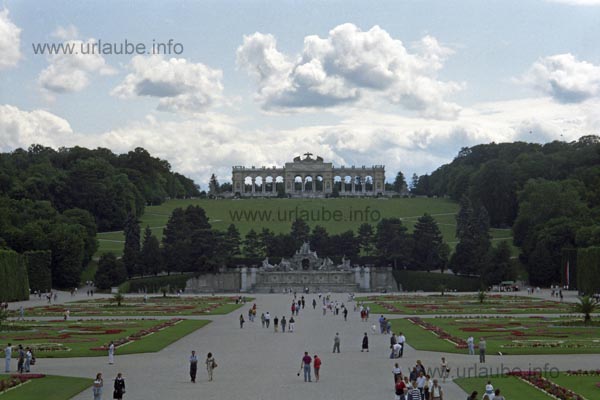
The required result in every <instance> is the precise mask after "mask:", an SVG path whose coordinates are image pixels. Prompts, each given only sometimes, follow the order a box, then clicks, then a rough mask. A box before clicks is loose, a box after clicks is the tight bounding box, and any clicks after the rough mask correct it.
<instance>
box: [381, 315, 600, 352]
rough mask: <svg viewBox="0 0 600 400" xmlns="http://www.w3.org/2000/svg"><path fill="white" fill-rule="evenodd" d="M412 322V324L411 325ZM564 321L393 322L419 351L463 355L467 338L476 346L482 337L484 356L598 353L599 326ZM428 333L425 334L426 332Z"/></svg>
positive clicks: (436, 320) (438, 319)
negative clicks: (485, 345) (473, 341)
mask: <svg viewBox="0 0 600 400" xmlns="http://www.w3.org/2000/svg"><path fill="white" fill-rule="evenodd" d="M411 320H412V321H414V322H411ZM568 321H569V320H567V319H565V318H541V317H536V318H424V319H420V318H417V317H412V318H407V319H396V320H392V329H393V331H394V332H404V334H405V335H406V337H407V341H408V344H409V345H410V346H412V347H414V348H416V349H418V350H429V351H441V352H448V353H466V352H467V348H466V339H467V338H468V337H469V336H470V335H473V337H474V338H475V345H476V347H477V342H478V340H479V338H481V337H485V339H486V342H487V354H488V355H491V356H494V355H497V354H498V353H499V352H501V353H502V354H503V355H512V354H597V353H600V327H598V326H592V327H584V326H582V324H579V322H578V321H577V324H575V325H574V326H571V325H564V324H565V323H566V322H568ZM426 332H427V333H428V334H427V333H426Z"/></svg>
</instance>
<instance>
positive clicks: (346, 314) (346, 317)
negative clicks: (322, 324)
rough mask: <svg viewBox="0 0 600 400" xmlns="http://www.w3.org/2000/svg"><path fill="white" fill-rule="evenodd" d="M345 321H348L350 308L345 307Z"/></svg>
mask: <svg viewBox="0 0 600 400" xmlns="http://www.w3.org/2000/svg"><path fill="white" fill-rule="evenodd" d="M344 321H348V308H346V307H344Z"/></svg>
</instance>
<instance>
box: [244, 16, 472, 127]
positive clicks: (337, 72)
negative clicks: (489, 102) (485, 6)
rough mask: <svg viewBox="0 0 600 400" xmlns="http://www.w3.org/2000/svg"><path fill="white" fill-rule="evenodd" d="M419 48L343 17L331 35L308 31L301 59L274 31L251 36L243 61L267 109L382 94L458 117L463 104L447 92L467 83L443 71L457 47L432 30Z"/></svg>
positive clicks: (338, 102)
mask: <svg viewBox="0 0 600 400" xmlns="http://www.w3.org/2000/svg"><path fill="white" fill-rule="evenodd" d="M415 49H416V52H414V53H410V52H409V51H408V50H407V49H406V47H405V46H404V45H403V43H402V42H401V41H400V40H396V39H393V38H392V37H391V36H390V35H389V34H388V33H387V32H386V31H385V30H383V29H381V28H380V27H378V26H374V27H373V28H371V29H370V30H369V31H366V32H363V31H361V30H360V29H359V28H358V27H356V26H355V25H353V24H343V25H339V26H337V27H335V28H334V29H332V30H331V31H330V32H329V35H328V37H326V38H320V37H318V36H316V35H311V36H306V37H305V38H304V46H303V50H302V53H301V54H300V55H299V56H298V57H295V58H294V57H291V56H288V55H285V54H283V53H281V52H279V51H278V50H277V43H276V40H275V38H274V37H273V36H272V35H266V34H262V33H254V34H252V35H249V36H244V40H243V44H242V45H241V46H240V47H239V48H238V50H237V63H238V66H239V67H241V68H243V69H245V70H247V71H248V72H249V74H250V75H251V76H253V77H254V78H255V79H256V81H257V83H258V89H257V95H256V98H257V100H258V101H259V102H260V103H261V104H262V106H263V108H264V109H266V110H276V111H277V110H279V111H289V110H294V109H303V108H307V109H310V108H323V107H332V106H336V105H341V104H344V103H353V102H357V101H359V100H360V99H361V98H363V97H365V96H378V97H380V98H382V99H384V100H386V101H389V102H391V103H394V104H398V105H401V106H403V107H404V108H406V109H409V110H416V111H419V112H420V113H421V115H424V116H427V117H435V118H449V119H452V118H455V117H456V116H457V115H458V112H459V111H460V108H459V107H458V106H457V105H456V104H453V103H450V102H448V101H447V100H446V99H447V97H448V96H449V95H450V94H452V93H454V92H456V91H457V90H459V89H460V88H461V85H460V84H458V83H455V82H442V81H440V80H438V78H437V72H438V71H439V70H440V69H441V68H442V67H443V63H444V61H445V59H446V57H447V56H449V55H450V54H452V51H451V50H450V49H447V48H445V47H443V46H441V45H440V44H439V42H438V41H437V40H436V39H435V38H434V37H432V36H426V37H424V38H423V39H422V40H421V42H419V43H418V44H416V45H415Z"/></svg>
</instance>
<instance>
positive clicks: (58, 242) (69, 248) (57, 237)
mask: <svg viewBox="0 0 600 400" xmlns="http://www.w3.org/2000/svg"><path fill="white" fill-rule="evenodd" d="M85 235H86V232H85V229H84V228H83V227H82V226H81V225H79V224H77V225H67V224H60V223H59V224H56V225H55V226H54V227H53V229H52V232H51V233H50V235H49V242H50V250H51V251H52V263H51V269H52V286H53V287H57V288H74V287H77V286H79V282H80V277H81V271H82V262H83V255H84V243H83V238H84V237H85Z"/></svg>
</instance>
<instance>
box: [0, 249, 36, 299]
mask: <svg viewBox="0 0 600 400" xmlns="http://www.w3.org/2000/svg"><path fill="white" fill-rule="evenodd" d="M28 299H29V280H28V279H27V268H26V266H25V258H24V257H23V256H22V255H20V254H19V253H17V252H14V251H12V250H0V301H19V300H28Z"/></svg>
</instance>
